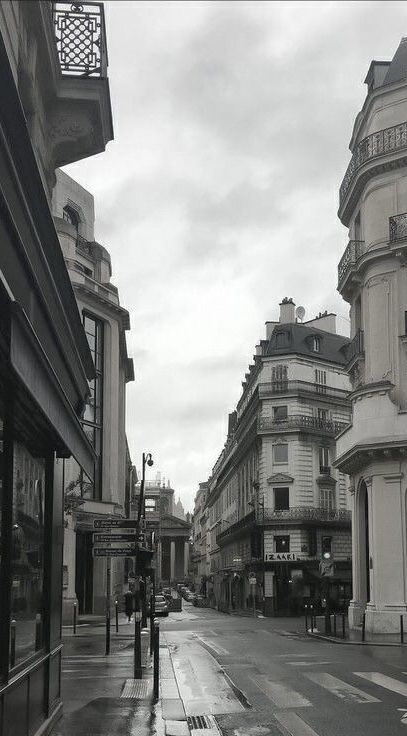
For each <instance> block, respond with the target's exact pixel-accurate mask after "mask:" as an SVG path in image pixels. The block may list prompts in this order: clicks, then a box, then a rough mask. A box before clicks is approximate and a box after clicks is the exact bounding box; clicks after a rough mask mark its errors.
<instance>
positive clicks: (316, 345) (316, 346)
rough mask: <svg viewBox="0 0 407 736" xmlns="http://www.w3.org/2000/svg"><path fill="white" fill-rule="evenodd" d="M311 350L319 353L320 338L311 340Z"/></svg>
mask: <svg viewBox="0 0 407 736" xmlns="http://www.w3.org/2000/svg"><path fill="white" fill-rule="evenodd" d="M312 349H313V351H314V353H319V352H320V350H321V338H320V337H313V338H312Z"/></svg>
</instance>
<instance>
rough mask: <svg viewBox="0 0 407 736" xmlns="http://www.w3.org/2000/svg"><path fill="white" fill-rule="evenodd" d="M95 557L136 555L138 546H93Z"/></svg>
mask: <svg viewBox="0 0 407 736" xmlns="http://www.w3.org/2000/svg"><path fill="white" fill-rule="evenodd" d="M92 554H93V557H135V556H136V554H137V548H136V547H93V550H92Z"/></svg>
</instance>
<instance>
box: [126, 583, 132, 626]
mask: <svg viewBox="0 0 407 736" xmlns="http://www.w3.org/2000/svg"><path fill="white" fill-rule="evenodd" d="M124 610H125V611H126V616H127V622H128V623H131V621H132V620H133V611H134V595H133V593H132V591H131V590H130V588H129V590H128V591H127V592H126V593H125V594H124Z"/></svg>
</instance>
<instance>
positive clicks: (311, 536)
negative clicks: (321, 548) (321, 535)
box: [308, 529, 317, 557]
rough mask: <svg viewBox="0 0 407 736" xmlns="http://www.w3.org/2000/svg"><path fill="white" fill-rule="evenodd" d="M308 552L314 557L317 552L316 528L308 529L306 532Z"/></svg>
mask: <svg viewBox="0 0 407 736" xmlns="http://www.w3.org/2000/svg"><path fill="white" fill-rule="evenodd" d="M308 554H309V556H310V557H315V555H316V554H317V532H316V529H310V530H309V532H308Z"/></svg>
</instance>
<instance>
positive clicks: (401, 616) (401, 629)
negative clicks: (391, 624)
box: [400, 613, 404, 644]
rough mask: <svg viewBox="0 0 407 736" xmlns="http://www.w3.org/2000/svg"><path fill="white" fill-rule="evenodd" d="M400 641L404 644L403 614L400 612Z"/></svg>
mask: <svg viewBox="0 0 407 736" xmlns="http://www.w3.org/2000/svg"><path fill="white" fill-rule="evenodd" d="M400 642H401V644H404V622H403V614H402V613H401V614H400Z"/></svg>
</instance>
